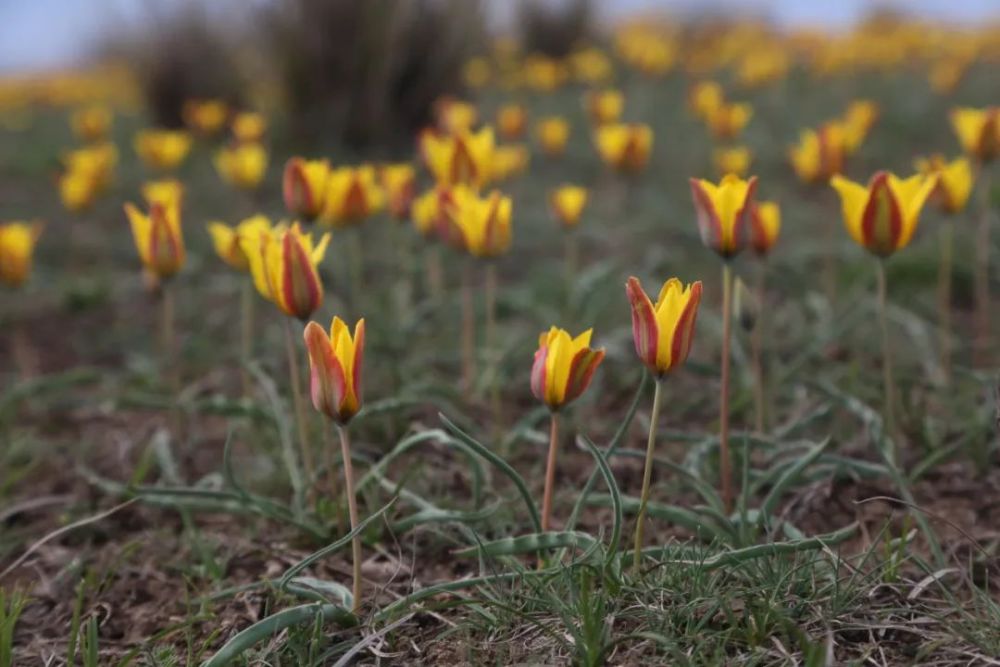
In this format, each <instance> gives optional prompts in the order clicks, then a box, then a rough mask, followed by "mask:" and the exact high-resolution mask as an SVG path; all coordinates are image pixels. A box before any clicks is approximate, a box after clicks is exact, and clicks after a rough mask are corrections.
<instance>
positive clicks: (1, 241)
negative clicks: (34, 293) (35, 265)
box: [0, 222, 44, 287]
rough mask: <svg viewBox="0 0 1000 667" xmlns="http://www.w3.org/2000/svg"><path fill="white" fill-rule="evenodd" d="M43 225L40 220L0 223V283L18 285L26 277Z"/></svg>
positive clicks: (29, 270) (21, 283)
mask: <svg viewBox="0 0 1000 667" xmlns="http://www.w3.org/2000/svg"><path fill="white" fill-rule="evenodd" d="M43 227H44V225H42V223H40V222H9V223H6V224H0V283H3V284H5V285H7V286H9V287H20V286H21V285H23V284H24V282H25V281H26V280H27V279H28V276H29V275H30V274H31V265H32V257H33V256H34V254H35V244H36V243H37V242H38V238H39V237H40V236H41V235H42V229H43Z"/></svg>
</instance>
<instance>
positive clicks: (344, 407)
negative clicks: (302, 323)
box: [303, 317, 365, 424]
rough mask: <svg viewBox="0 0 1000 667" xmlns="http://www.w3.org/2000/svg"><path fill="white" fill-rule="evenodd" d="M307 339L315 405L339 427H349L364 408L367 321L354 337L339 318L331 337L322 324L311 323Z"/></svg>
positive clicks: (359, 326)
mask: <svg viewBox="0 0 1000 667" xmlns="http://www.w3.org/2000/svg"><path fill="white" fill-rule="evenodd" d="M303 338H304V339H305V341H306V350H307V351H308V352H309V371H310V378H311V380H310V393H311V394H312V402H313V406H314V407H315V408H316V410H317V411H319V412H322V413H323V414H325V415H326V416H327V417H329V418H330V419H332V420H333V421H335V422H337V423H338V424H346V423H347V422H349V421H350V420H351V418H352V417H353V416H354V415H356V414H357V413H358V410H360V409H361V366H362V360H363V358H364V350H365V320H364V318H362V319H360V320H358V322H357V324H355V325H354V335H353V336H352V335H351V332H350V330H349V329H348V328H347V325H346V324H345V323H344V321H343V320H341V319H340V318H339V317H334V318H333V322H332V323H331V324H330V334H329V335H327V333H326V331H324V330H323V327H321V326H320V325H319V324H317V323H316V322H310V323H309V324H307V325H306V328H305V331H304V332H303Z"/></svg>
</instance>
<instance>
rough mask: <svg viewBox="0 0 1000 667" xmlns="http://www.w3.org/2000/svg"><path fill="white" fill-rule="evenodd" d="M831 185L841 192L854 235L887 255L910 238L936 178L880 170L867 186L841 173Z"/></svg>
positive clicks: (875, 251)
mask: <svg viewBox="0 0 1000 667" xmlns="http://www.w3.org/2000/svg"><path fill="white" fill-rule="evenodd" d="M830 185H832V186H833V188H834V189H835V190H836V191H837V193H838V194H839V195H840V201H841V205H842V210H843V216H844V224H845V225H846V226H847V231H848V232H850V234H851V238H853V239H854V241H855V242H857V243H858V245H860V246H862V247H864V248H866V249H867V250H868V251H869V252H871V253H872V254H874V255H876V256H878V257H883V258H884V257H888V256H889V255H891V254H892V253H894V252H896V251H897V250H900V249H902V248H904V247H906V245H907V244H908V243H909V242H910V239H911V238H912V237H913V232H914V230H915V229H916V227H917V222H918V221H919V219H920V210H921V209H922V208H923V206H924V202H925V201H927V198H928V197H929V196H930V194H931V192H933V191H934V188H935V187H936V185H937V179H936V178H925V177H923V176H921V175H920V174H917V175H915V176H911V177H910V178H907V179H905V180H904V179H900V178H897V177H896V175H895V174H891V173H888V172H885V171H880V172H878V173H876V174H875V175H874V176H872V178H871V180H870V181H869V182H868V185H867V186H864V185H861V184H860V183H855V182H853V181H850V180H848V179H846V178H843V177H842V176H834V177H833V179H832V180H831V181H830Z"/></svg>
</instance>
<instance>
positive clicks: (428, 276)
mask: <svg viewBox="0 0 1000 667" xmlns="http://www.w3.org/2000/svg"><path fill="white" fill-rule="evenodd" d="M424 273H425V275H424V277H425V280H426V281H427V285H426V287H427V292H428V293H429V294H430V296H431V298H432V299H433V300H435V301H439V300H440V299H441V293H442V292H443V291H444V272H443V270H442V268H441V248H440V247H439V246H438V245H435V244H428V246H427V247H426V248H425V249H424Z"/></svg>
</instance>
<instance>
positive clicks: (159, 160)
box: [132, 129, 191, 171]
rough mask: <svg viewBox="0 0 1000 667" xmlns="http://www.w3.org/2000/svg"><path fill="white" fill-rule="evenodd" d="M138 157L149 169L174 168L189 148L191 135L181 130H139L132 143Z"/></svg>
mask: <svg viewBox="0 0 1000 667" xmlns="http://www.w3.org/2000/svg"><path fill="white" fill-rule="evenodd" d="M132 145H133V147H134V148H135V152H136V154H137V155H138V156H139V159H141V160H142V161H143V163H144V164H145V165H146V166H147V167H149V168H150V169H160V170H164V171H166V170H170V169H174V168H176V167H177V166H178V165H179V164H180V163H181V162H183V161H184V158H186V157H187V154H188V151H190V150H191V135H190V134H188V133H187V132H185V131H183V130H162V129H151V130H140V131H139V132H136V135H135V139H134V140H133V143H132Z"/></svg>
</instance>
